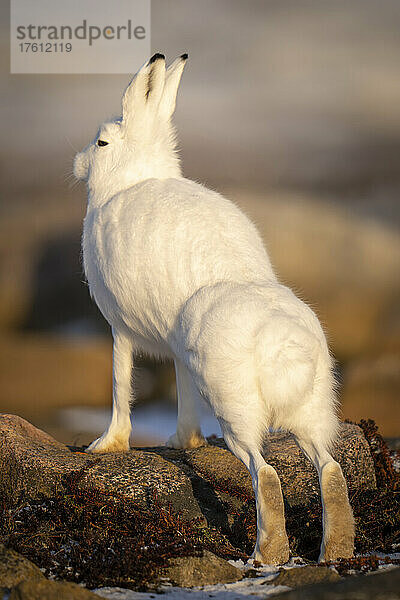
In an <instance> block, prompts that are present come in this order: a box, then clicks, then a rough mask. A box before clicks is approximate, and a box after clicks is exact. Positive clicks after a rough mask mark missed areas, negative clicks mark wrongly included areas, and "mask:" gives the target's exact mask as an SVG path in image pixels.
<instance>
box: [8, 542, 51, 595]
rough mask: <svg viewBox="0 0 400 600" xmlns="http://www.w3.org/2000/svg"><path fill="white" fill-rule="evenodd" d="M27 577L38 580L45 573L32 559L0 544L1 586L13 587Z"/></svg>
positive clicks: (42, 577)
mask: <svg viewBox="0 0 400 600" xmlns="http://www.w3.org/2000/svg"><path fill="white" fill-rule="evenodd" d="M27 579H28V580H34V581H37V580H40V579H44V575H43V573H42V572H41V570H40V569H39V568H38V567H37V566H36V565H34V564H33V563H32V562H31V561H30V560H28V559H27V558H24V557H23V556H21V554H18V552H14V550H9V549H8V548H5V547H4V546H3V545H2V544H0V588H12V587H14V586H16V585H18V584H19V583H20V582H21V581H25V580H27ZM0 597H1V596H0Z"/></svg>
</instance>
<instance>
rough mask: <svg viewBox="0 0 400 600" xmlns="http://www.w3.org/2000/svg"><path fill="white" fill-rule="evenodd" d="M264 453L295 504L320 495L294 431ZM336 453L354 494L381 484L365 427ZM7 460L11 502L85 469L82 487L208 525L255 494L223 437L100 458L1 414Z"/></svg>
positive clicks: (3, 483)
mask: <svg viewBox="0 0 400 600" xmlns="http://www.w3.org/2000/svg"><path fill="white" fill-rule="evenodd" d="M264 454H265V456H266V459H267V460H268V462H270V463H271V464H272V465H273V466H274V467H275V468H276V470H277V472H278V475H279V476H280V479H281V482H282V490H283V494H284V497H285V500H286V502H287V503H288V505H289V506H297V505H305V504H307V503H309V502H310V501H311V500H313V499H315V498H317V497H319V483H318V477H317V473H316V470H315V468H314V467H313V465H312V464H311V463H310V462H309V461H308V460H307V459H306V458H305V457H304V455H303V454H302V452H301V451H300V449H299V448H298V446H297V445H296V443H295V441H294V438H293V436H291V435H290V434H287V433H274V434H271V435H270V438H269V442H268V447H267V448H266V449H265V452H264ZM334 456H335V458H336V459H337V460H338V462H339V463H340V464H341V466H342V468H343V472H344V475H345V477H346V480H347V483H348V486H349V489H350V491H353V490H357V489H375V488H376V480H375V472H374V465H373V461H372V458H371V454H370V451H369V446H368V443H367V441H366V439H365V437H364V435H363V433H362V431H361V429H360V428H359V427H357V426H356V425H351V424H345V423H344V424H342V426H341V431H340V439H339V442H338V444H337V446H336V449H335V452H334ZM0 464H1V477H0V495H2V496H3V497H4V499H5V500H6V502H7V504H8V505H11V506H12V505H15V504H17V503H18V502H19V500H20V499H21V498H22V499H24V500H27V499H35V498H38V497H40V496H41V495H43V494H44V495H51V494H52V493H54V491H55V490H56V489H57V488H59V486H60V485H62V483H63V478H65V477H66V476H67V475H70V474H71V473H74V472H79V471H80V470H81V472H82V475H81V476H80V480H79V485H80V486H81V487H82V489H85V488H90V489H91V490H92V491H93V490H96V491H97V492H98V493H99V494H101V493H102V492H111V493H113V494H114V495H115V496H116V498H117V499H118V498H119V499H121V501H123V500H124V499H129V500H133V501H134V502H136V503H137V505H138V506H142V507H143V508H149V507H150V506H151V505H152V504H153V503H154V502H155V501H157V502H159V503H162V504H169V505H170V506H172V508H173V509H174V510H175V511H176V512H179V514H180V516H181V518H183V519H192V518H195V517H197V518H199V519H200V520H203V521H204V523H206V522H212V523H215V524H218V523H219V522H220V521H221V520H222V521H224V522H228V523H229V519H230V517H231V515H230V510H229V507H232V510H233V512H235V509H237V508H238V506H240V505H241V503H243V501H244V500H248V499H249V498H252V497H253V490H252V485H251V479H250V475H249V473H248V471H247V470H246V468H245V467H244V466H243V464H242V463H241V462H240V461H239V460H238V459H237V458H236V457H235V456H233V455H232V454H231V453H230V452H229V451H228V450H227V448H226V446H225V444H224V441H223V440H210V444H209V445H208V446H205V447H201V448H197V449H194V450H174V449H171V448H166V447H162V448H142V449H132V450H131V451H130V452H129V453H127V454H123V453H112V454H100V455H96V456H94V455H90V454H85V453H84V452H77V451H73V450H71V449H70V448H68V447H67V446H65V445H64V444H61V443H59V442H57V441H56V440H54V439H53V438H51V437H50V436H49V435H47V434H46V433H44V432H43V431H40V430H39V429H37V428H36V427H34V426H33V425H31V424H30V423H28V422H27V421H25V420H24V419H22V418H21V417H17V416H14V415H0ZM227 506H228V514H227Z"/></svg>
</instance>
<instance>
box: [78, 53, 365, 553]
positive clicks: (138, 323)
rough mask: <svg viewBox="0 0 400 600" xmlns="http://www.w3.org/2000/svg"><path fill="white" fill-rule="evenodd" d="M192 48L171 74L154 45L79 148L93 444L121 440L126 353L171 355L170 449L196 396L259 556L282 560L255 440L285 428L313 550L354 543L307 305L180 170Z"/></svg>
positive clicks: (327, 385) (278, 519)
mask: <svg viewBox="0 0 400 600" xmlns="http://www.w3.org/2000/svg"><path fill="white" fill-rule="evenodd" d="M186 59H187V55H186V54H184V55H182V56H181V57H180V58H178V59H177V60H175V62H174V63H173V64H172V65H171V66H170V67H169V68H168V69H167V70H166V69H165V57H164V56H163V55H162V54H155V55H154V56H153V57H152V58H151V59H150V60H149V62H148V63H146V64H145V65H144V66H143V67H142V68H141V69H140V70H139V72H138V73H137V74H136V76H135V77H134V78H133V80H132V82H131V83H130V84H129V86H128V87H127V89H126V91H125V93H124V95H123V99H122V117H121V118H117V119H115V120H114V121H112V122H108V123H104V124H103V125H102V126H101V127H100V129H99V131H98V134H97V135H96V137H95V139H94V140H93V141H92V142H91V143H90V144H89V145H88V146H87V147H86V148H85V149H84V150H83V151H82V152H80V153H78V154H77V155H76V157H75V162H74V173H75V176H76V177H77V178H78V179H82V180H85V181H86V182H87V187H88V207H87V214H86V217H85V220H84V228H83V242H82V244H83V261H84V269H85V273H86V277H87V280H88V283H89V287H90V293H91V295H92V297H93V298H94V299H95V301H96V303H97V305H98V306H99V308H100V310H101V312H102V314H103V315H104V317H105V318H106V319H107V321H108V322H109V323H110V325H111V327H112V334H113V338H114V358H113V413H112V420H111V423H110V425H109V427H108V429H107V431H105V433H104V434H103V435H102V436H101V437H100V438H99V439H98V440H96V441H94V442H93V443H92V444H91V445H90V446H89V448H88V452H115V451H119V452H120V451H127V450H128V449H129V438H130V433H131V421H130V404H131V398H132V390H131V371H132V356H133V354H134V353H135V352H144V353H148V354H150V355H152V356H156V357H157V356H159V357H168V358H171V359H173V360H174V362H175V369H176V380H177V390H178V425H177V431H176V433H175V435H173V436H172V437H171V438H170V439H169V441H168V445H169V446H172V447H174V448H194V447H196V446H200V445H202V444H204V443H205V440H204V438H203V436H202V434H201V431H200V426H199V421H198V418H197V415H196V402H197V399H198V398H199V397H200V396H202V397H203V398H205V399H206V401H207V402H208V403H209V404H210V406H211V407H212V409H213V411H214V413H215V415H216V417H217V419H218V421H219V423H220V425H221V429H222V432H223V435H224V438H225V441H226V444H227V445H228V447H229V448H230V449H231V451H232V452H233V453H234V454H235V455H236V456H237V457H238V458H239V459H240V460H241V461H243V463H244V464H245V465H246V467H247V468H248V469H249V471H250V473H251V477H252V480H253V487H254V491H255V496H256V501H257V520H258V529H257V541H256V546H255V550H254V554H253V557H254V558H256V559H257V560H260V561H262V562H265V563H274V564H278V563H284V562H286V561H287V560H288V559H289V545H288V538H287V535H286V531H285V518H284V507H283V499H282V492H281V486H280V482H279V478H278V475H277V473H276V471H275V470H274V469H273V467H272V466H270V465H268V464H266V462H265V460H264V458H263V456H262V454H261V446H262V442H263V439H264V438H265V437H266V436H267V433H268V429H269V428H282V429H285V430H288V431H291V432H292V433H293V434H294V436H295V438H296V440H297V443H298V444H299V446H300V447H301V448H302V450H303V451H304V453H305V454H306V455H307V457H308V458H309V459H310V460H311V461H312V462H313V463H314V465H315V466H316V468H317V470H318V474H319V478H320V484H321V493H322V502H323V527H324V534H323V541H322V545H321V554H320V559H321V560H330V559H335V558H337V557H349V556H351V555H352V553H353V541H354V526H353V516H352V511H351V508H350V505H349V501H348V495H347V488H346V483H345V480H344V477H343V474H342V471H341V468H340V466H339V464H338V463H337V462H335V461H334V460H333V458H332V456H331V454H330V453H329V449H330V447H331V445H332V443H333V441H334V440H335V436H336V433H337V429H338V419H337V416H336V411H335V393H334V379H333V375H332V362H331V358H330V355H329V351H328V348H327V343H326V340H325V336H324V333H323V331H322V328H321V326H320V324H319V321H318V319H317V317H316V316H315V314H314V313H313V312H312V310H311V309H310V308H309V307H308V306H306V305H305V304H304V303H303V302H302V301H301V300H299V299H298V298H296V296H295V295H294V294H293V293H292V291H291V290H290V289H288V288H287V287H285V286H283V285H281V284H280V283H279V282H278V281H277V278H276V276H275V274H274V271H273V269H272V267H271V263H270V261H269V258H268V255H267V253H266V250H265V248H264V246H263V244H262V241H261V239H260V236H259V234H258V232H257V231H256V229H255V227H254V226H253V225H252V223H251V222H250V221H249V220H248V218H247V217H246V216H245V215H244V214H243V213H242V212H241V211H240V210H239V209H238V208H237V207H236V206H235V205H234V204H232V203H231V202H230V201H229V200H226V199H225V198H223V197H222V196H220V195H219V194H217V193H216V192H213V191H210V190H208V189H206V188H205V187H203V186H202V185H200V184H198V183H195V182H193V181H189V180H188V179H185V178H184V177H183V176H182V173H181V168H180V164H179V158H178V155H177V152H176V138H175V131H174V128H173V126H172V124H171V117H172V114H173V112H174V109H175V103H176V96H177V90H178V86H179V82H180V79H181V75H182V72H183V68H184V66H185V63H186Z"/></svg>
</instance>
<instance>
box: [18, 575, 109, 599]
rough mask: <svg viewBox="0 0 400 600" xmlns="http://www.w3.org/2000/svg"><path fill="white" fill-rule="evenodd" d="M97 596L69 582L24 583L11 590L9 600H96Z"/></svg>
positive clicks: (44, 581) (46, 580) (45, 580)
mask: <svg viewBox="0 0 400 600" xmlns="http://www.w3.org/2000/svg"><path fill="white" fill-rule="evenodd" d="M96 598H98V599H99V598H100V596H98V595H97V594H94V593H93V592H90V591H89V590H87V589H86V588H84V587H81V586H80V585H77V584H76V583H70V582H68V581H49V580H48V579H44V580H43V581H24V582H22V583H20V584H19V585H18V586H16V587H15V588H13V589H12V590H11V594H10V599H9V600H56V599H57V600H96Z"/></svg>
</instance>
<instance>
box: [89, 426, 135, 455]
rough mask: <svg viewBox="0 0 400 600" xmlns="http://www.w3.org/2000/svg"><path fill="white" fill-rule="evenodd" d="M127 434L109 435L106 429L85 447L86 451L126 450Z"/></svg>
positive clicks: (127, 449) (127, 444)
mask: <svg viewBox="0 0 400 600" xmlns="http://www.w3.org/2000/svg"><path fill="white" fill-rule="evenodd" d="M129 448H130V446H129V435H128V436H126V435H125V434H124V435H122V434H119V435H116V434H114V435H110V434H109V433H108V432H107V431H106V432H105V433H103V435H102V436H101V437H99V438H98V439H97V440H95V441H94V442H92V443H91V444H90V446H88V447H87V448H86V452H90V453H96V452H128V451H129Z"/></svg>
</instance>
